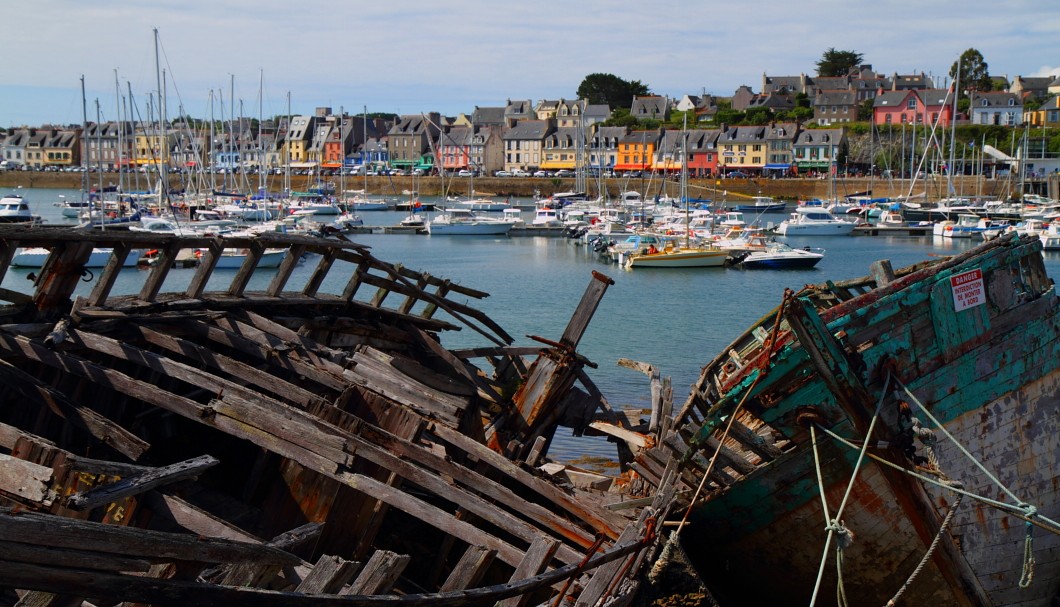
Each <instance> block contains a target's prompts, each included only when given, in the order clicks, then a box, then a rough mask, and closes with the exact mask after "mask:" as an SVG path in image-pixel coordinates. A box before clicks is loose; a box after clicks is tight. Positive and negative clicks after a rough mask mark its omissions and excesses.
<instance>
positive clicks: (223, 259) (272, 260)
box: [195, 248, 287, 270]
mask: <svg viewBox="0 0 1060 607" xmlns="http://www.w3.org/2000/svg"><path fill="white" fill-rule="evenodd" d="M208 252H209V249H196V251H195V257H196V258H198V259H199V260H201V259H202V258H203V257H205V256H206V255H207V253H208ZM250 255H251V252H250V250H249V249H238V248H225V249H222V250H221V254H220V255H219V256H218V257H217V263H216V264H215V265H214V268H217V269H221V270H223V269H230V270H231V269H239V268H242V267H243V263H244V262H246V260H247V258H248V257H249V256H250ZM286 256H287V249H276V248H273V249H265V251H264V252H262V254H261V257H260V258H259V259H258V263H257V265H255V266H254V267H255V268H258V269H260V268H278V267H280V262H282V261H283V259H284V257H286Z"/></svg>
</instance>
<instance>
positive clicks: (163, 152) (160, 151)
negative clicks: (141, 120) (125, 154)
mask: <svg viewBox="0 0 1060 607" xmlns="http://www.w3.org/2000/svg"><path fill="white" fill-rule="evenodd" d="M170 141H171V139H170V137H169V135H168V134H166V135H160V134H159V133H158V129H157V128H151V129H148V130H142V129H137V131H136V137H135V143H134V147H133V163H134V164H135V165H136V166H148V165H151V166H156V165H160V164H169V150H170V146H169V145H168V143H169V142H170Z"/></svg>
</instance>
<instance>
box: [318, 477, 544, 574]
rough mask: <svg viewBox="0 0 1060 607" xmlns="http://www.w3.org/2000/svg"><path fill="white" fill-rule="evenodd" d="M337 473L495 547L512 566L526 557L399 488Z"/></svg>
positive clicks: (453, 531)
mask: <svg viewBox="0 0 1060 607" xmlns="http://www.w3.org/2000/svg"><path fill="white" fill-rule="evenodd" d="M336 476H337V477H338V478H339V480H341V481H342V482H343V483H345V484H346V485H349V486H350V487H353V488H354V489H357V490H358V491H361V492H362V493H364V494H365V495H367V496H369V497H372V498H374V499H377V500H380V501H382V502H384V503H386V504H389V505H391V506H393V507H395V508H397V509H399V510H401V511H403V512H407V513H408V514H411V515H412V516H415V517H416V518H418V519H420V520H421V521H423V522H424V523H427V524H428V525H431V526H432V527H435V528H437V529H440V530H442V531H444V532H446V533H448V534H450V535H453V536H455V537H457V538H458V539H460V540H462V541H464V542H467V543H468V544H478V545H482V546H486V547H488V548H490V549H492V550H496V551H497V556H498V557H499V558H500V559H501V560H502V561H504V562H505V563H508V564H509V565H512V566H516V565H518V564H519V561H521V560H522V558H523V553H522V551H521V550H519V549H517V548H515V547H514V546H512V545H511V544H508V543H507V542H504V541H503V540H500V539H498V538H497V537H495V536H493V535H491V534H489V533H486V532H485V531H483V530H482V529H479V528H477V527H475V526H474V525H471V524H469V523H467V522H464V521H462V520H460V519H458V518H456V517H455V516H453V515H452V514H450V513H448V512H445V511H443V510H440V509H438V508H436V507H434V506H432V505H430V504H428V503H427V502H424V501H423V500H420V499H418V498H415V497H413V496H411V495H409V494H407V493H404V492H403V491H401V490H399V489H396V488H394V487H391V486H389V485H386V484H385V483H381V482H379V481H377V480H375V479H372V478H368V477H367V476H364V475H361V474H349V473H339V474H337V475H336Z"/></svg>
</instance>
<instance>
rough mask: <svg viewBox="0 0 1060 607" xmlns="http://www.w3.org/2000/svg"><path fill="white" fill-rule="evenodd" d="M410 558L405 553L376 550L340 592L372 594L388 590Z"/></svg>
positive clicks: (383, 592)
mask: <svg viewBox="0 0 1060 607" xmlns="http://www.w3.org/2000/svg"><path fill="white" fill-rule="evenodd" d="M410 560H412V559H411V557H409V555H407V554H397V553H396V552H390V551H389V550H376V551H375V552H374V553H372V556H371V558H369V559H368V562H367V563H365V565H364V569H362V570H361V573H360V574H359V575H358V576H357V579H356V580H354V581H353V583H352V584H350V587H349V588H348V589H346V590H344V591H343V592H342V594H347V595H372V594H385V593H387V592H390V589H391V588H392V587H393V586H394V582H396V581H397V580H398V578H399V577H401V573H402V572H403V571H404V570H405V567H406V566H408V564H409V561H410Z"/></svg>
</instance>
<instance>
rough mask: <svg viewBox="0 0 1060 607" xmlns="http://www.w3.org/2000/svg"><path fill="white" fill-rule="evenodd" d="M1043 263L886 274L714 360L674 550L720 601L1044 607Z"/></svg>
mask: <svg viewBox="0 0 1060 607" xmlns="http://www.w3.org/2000/svg"><path fill="white" fill-rule="evenodd" d="M1041 249H1042V245H1041V242H1040V241H1039V240H1038V238H1037V237H1033V236H1019V235H1018V234H1005V235H1002V236H1001V237H999V238H995V239H993V240H991V241H988V242H986V243H984V244H981V245H979V246H978V247H975V248H973V249H970V250H967V251H965V252H962V253H960V254H959V255H956V256H953V257H947V258H940V259H936V260H932V261H927V262H922V263H920V264H917V265H914V266H910V267H907V268H903V269H898V270H894V269H892V268H891V267H890V265H889V264H887V263H886V262H877V264H874V265H873V268H872V274H871V275H870V276H866V277H864V278H858V279H852V280H845V281H836V282H832V281H828V282H826V283H822V284H818V285H808V286H806V287H804V288H802V289H801V290H800V291H799V292H797V293H796V292H791V291H789V292H788V293H786V294H785V295H784V297H783V301H782V303H781V304H780V305H779V306H778V307H777V308H776V309H775V310H773V311H772V312H771V313H769V314H767V315H765V316H763V317H762V318H761V319H760V320H758V321H756V322H754V323H753V324H752V325H751V326H750V327H749V328H748V330H747V331H745V332H744V333H743V335H742V336H740V337H739V338H738V339H736V340H735V341H734V342H733V343H731V344H729V345H727V346H724V347H722V348H720V354H719V355H718V356H717V357H716V358H714V359H713V360H712V361H710V362H708V363H707V365H706V366H704V367H703V370H702V373H701V375H700V378H699V380H698V381H697V382H696V383H695V384H694V386H693V388H692V391H691V393H690V395H689V398H688V400H687V401H686V403H685V404H684V405H683V406H682V407H681V408H680V412H679V414H678V415H677V416H676V417H675V419H674V420H673V424H674V426H675V427H682V426H684V425H685V424H688V425H690V426H691V427H690V429H689V430H688V431H683V434H684V437H685V439H684V442H685V443H686V444H687V445H688V450H687V452H685V453H684V460H683V461H685V462H687V464H686V465H685V471H684V473H685V474H688V473H692V474H695V476H696V482H697V483H698V486H699V490H697V492H696V497H693V498H691V499H690V502H691V503H693V504H695V506H694V508H693V511H692V512H691V513H690V515H689V517H688V521H689V525H688V527H687V528H686V529H684V530H683V531H682V540H683V541H682V546H683V547H684V549H685V550H686V552H688V556H689V557H690V559H691V561H692V562H693V563H694V564H695V566H696V570H697V571H698V572H699V573H700V574H702V575H703V576H704V578H705V579H704V581H705V582H706V584H707V586H708V587H709V588H710V589H711V592H712V593H715V594H718V595H721V596H726V595H727V596H738V597H739V602H740V604H744V605H781V604H784V605H788V604H811V605H813V604H815V599H817V600H816V604H830V605H835V604H836V597H837V596H838V597H842V599H841V600H839V603H840V604H847V605H895V604H899V605H1016V604H1019V605H1034V606H1036V607H1047V606H1049V605H1051V604H1053V602H1054V601H1055V597H1056V592H1057V589H1058V588H1060V558H1058V556H1060V543H1058V542H1057V541H1056V540H1057V538H1058V537H1060V523H1058V522H1057V520H1058V519H1060V468H1058V461H1057V443H1056V437H1057V433H1058V432H1060V425H1058V420H1060V416H1058V415H1057V411H1058V407H1060V397H1058V394H1060V392H1058V388H1057V386H1058V385H1060V357H1057V355H1056V352H1057V348H1058V346H1060V322H1058V320H1060V303H1058V300H1057V296H1056V291H1055V286H1054V285H1053V281H1052V280H1051V279H1050V277H1049V276H1048V275H1047V273H1046V270H1045V267H1044V262H1043V258H1042V254H1041ZM708 462H709V463H708ZM715 462H717V465H715ZM825 597H827V599H825Z"/></svg>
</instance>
